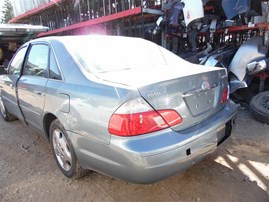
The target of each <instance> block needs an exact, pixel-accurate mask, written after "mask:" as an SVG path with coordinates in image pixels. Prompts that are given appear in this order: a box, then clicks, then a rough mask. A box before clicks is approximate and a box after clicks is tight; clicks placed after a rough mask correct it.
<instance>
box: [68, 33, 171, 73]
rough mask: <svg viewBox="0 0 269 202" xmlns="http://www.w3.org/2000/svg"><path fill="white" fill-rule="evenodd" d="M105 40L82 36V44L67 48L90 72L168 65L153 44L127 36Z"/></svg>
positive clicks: (73, 44)
mask: <svg viewBox="0 0 269 202" xmlns="http://www.w3.org/2000/svg"><path fill="white" fill-rule="evenodd" d="M102 39H104V38H97V39H96V38H95V40H93V39H91V38H90V37H88V38H87V37H82V39H81V40H82V41H76V42H75V43H73V42H71V41H70V42H67V48H68V49H69V50H70V52H72V54H73V55H74V56H75V57H76V58H77V60H78V61H79V63H80V64H81V65H82V67H83V68H84V69H85V70H86V71H87V72H92V73H101V72H110V71H119V70H126V69H142V68H154V67H156V66H163V65H166V64H167V63H166V60H165V58H164V55H163V52H162V51H161V49H160V47H158V46H157V45H156V44H153V43H151V42H148V41H145V40H141V39H131V38H127V37H126V38H125V37H121V38H114V37H112V39H109V40H102ZM106 39H107V38H106Z"/></svg>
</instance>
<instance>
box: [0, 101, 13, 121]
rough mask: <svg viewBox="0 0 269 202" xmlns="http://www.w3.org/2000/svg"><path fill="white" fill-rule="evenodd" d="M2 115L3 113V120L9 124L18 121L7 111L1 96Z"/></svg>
mask: <svg viewBox="0 0 269 202" xmlns="http://www.w3.org/2000/svg"><path fill="white" fill-rule="evenodd" d="M0 113H1V116H2V117H3V119H4V120H5V121H7V122H9V121H14V120H16V119H17V118H16V117H15V116H13V115H12V114H10V113H9V112H8V111H7V108H6V106H5V104H4V102H3V100H2V97H1V96H0Z"/></svg>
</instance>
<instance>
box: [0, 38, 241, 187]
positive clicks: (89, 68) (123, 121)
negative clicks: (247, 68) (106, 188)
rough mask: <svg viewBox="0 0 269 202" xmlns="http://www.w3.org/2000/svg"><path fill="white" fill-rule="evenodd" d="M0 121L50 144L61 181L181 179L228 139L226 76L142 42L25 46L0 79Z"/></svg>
mask: <svg viewBox="0 0 269 202" xmlns="http://www.w3.org/2000/svg"><path fill="white" fill-rule="evenodd" d="M0 88H1V99H0V109H1V115H2V116H3V118H4V119H5V120H6V121H10V120H13V119H15V117H17V118H19V119H20V120H21V121H23V122H25V123H26V124H28V125H30V126H31V127H33V128H35V129H36V130H37V131H38V132H39V133H40V134H42V135H43V136H44V137H45V138H46V139H48V141H49V142H50V143H51V146H52V150H53V155H54V157H55V159H56V162H57V164H58V166H59V168H60V170H61V171H62V172H63V174H64V175H66V176H67V177H73V178H77V177H81V176H83V175H84V174H85V173H87V170H86V169H91V170H95V171H98V172H101V173H104V174H107V175H110V176H113V177H118V178H121V179H124V180H127V181H130V182H135V183H151V182H155V181H158V180H161V179H163V178H165V177H168V176H171V175H173V174H175V173H177V172H179V171H182V170H184V169H186V168H188V167H190V166H192V165H193V164H194V163H196V162H198V161H200V160H201V159H203V158H204V157H205V156H206V155H207V154H209V153H211V152H212V151H214V150H215V149H216V147H217V146H219V145H220V144H221V143H222V142H223V141H224V140H225V139H226V138H228V137H229V136H230V134H231V130H232V126H233V124H234V120H235V118H236V113H237V112H236V106H235V104H234V103H233V102H232V101H230V100H229V88H228V80H227V72H226V70H225V69H223V68H216V67H206V66H201V65H196V64H191V63H189V62H186V61H184V60H183V59H181V58H179V57H178V56H176V55H174V54H173V53H171V52H170V51H168V50H166V49H164V48H162V47H160V46H158V45H156V44H154V43H152V42H149V41H146V40H144V39H139V38H128V37H113V36H65V37H45V38H40V39H35V40H32V41H30V42H28V43H26V44H24V45H23V46H21V48H20V49H19V50H18V51H17V53H16V55H15V56H14V58H13V59H12V61H11V63H10V64H9V68H8V74H6V75H1V76H0Z"/></svg>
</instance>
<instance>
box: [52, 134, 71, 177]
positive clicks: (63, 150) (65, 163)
mask: <svg viewBox="0 0 269 202" xmlns="http://www.w3.org/2000/svg"><path fill="white" fill-rule="evenodd" d="M52 135H53V137H52V144H53V149H54V153H55V156H56V159H57V161H58V163H59V164H60V166H61V167H62V168H63V169H64V170H65V171H67V172H68V171H70V170H71V168H72V155H71V151H70V147H69V144H68V142H67V140H66V138H65V136H64V134H63V133H62V132H61V131H60V130H59V129H55V130H54V131H53V134H52Z"/></svg>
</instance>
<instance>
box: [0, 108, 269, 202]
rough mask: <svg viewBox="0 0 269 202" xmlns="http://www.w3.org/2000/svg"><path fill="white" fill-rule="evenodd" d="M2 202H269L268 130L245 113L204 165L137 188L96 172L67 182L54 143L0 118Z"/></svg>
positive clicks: (26, 128)
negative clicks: (54, 153)
mask: <svg viewBox="0 0 269 202" xmlns="http://www.w3.org/2000/svg"><path fill="white" fill-rule="evenodd" d="M0 170H1V174H0V201H34V202H36V201H117V202H118V201H124V202H125V201H197V202H199V201H229V202H230V201H244V202H245V201H251V202H252V201H261V202H263V201H267V202H268V201H269V125H266V124H263V123H260V122H257V121H255V120H253V118H252V117H251V115H250V114H249V112H248V111H246V110H243V109H240V110H239V116H238V119H237V127H236V128H235V130H234V131H233V134H232V137H231V138H230V139H229V140H227V141H226V142H225V143H224V144H223V145H221V147H219V149H218V150H217V151H216V152H214V153H213V154H212V155H211V156H209V157H208V158H206V159H205V160H203V161H202V162H200V163H199V164H197V165H195V166H193V167H192V168H190V169H188V170H187V171H186V172H184V173H179V174H177V175H175V176H172V177H170V178H168V179H165V180H162V181H160V182H158V183H155V184H150V185H137V184H131V183H127V182H125V181H122V180H118V179H113V178H111V177H107V176H104V175H102V174H99V173H96V172H92V173H90V174H89V175H87V176H85V177H83V178H82V179H79V180H70V179H68V178H66V177H64V176H63V175H62V174H61V172H60V170H59V169H58V168H57V165H56V162H55V161H54V159H53V156H52V154H51V148H50V145H49V143H48V142H47V141H46V140H45V139H43V138H42V137H39V135H38V134H37V133H36V132H35V131H34V130H32V129H31V128H29V127H28V126H25V125H24V124H22V123H21V122H20V121H13V122H10V123H7V122H5V121H4V120H3V119H2V118H0Z"/></svg>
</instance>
